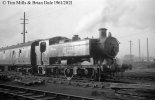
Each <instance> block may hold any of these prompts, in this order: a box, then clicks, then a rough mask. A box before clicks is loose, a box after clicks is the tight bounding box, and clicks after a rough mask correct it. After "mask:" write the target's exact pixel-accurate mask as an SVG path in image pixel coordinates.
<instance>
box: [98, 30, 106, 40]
mask: <svg viewBox="0 0 155 100" xmlns="http://www.w3.org/2000/svg"><path fill="white" fill-rule="evenodd" d="M106 32H107V29H106V28H100V29H99V38H100V39H102V38H105V37H107V33H106Z"/></svg>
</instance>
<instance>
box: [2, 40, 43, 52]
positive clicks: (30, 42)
mask: <svg viewBox="0 0 155 100" xmlns="http://www.w3.org/2000/svg"><path fill="white" fill-rule="evenodd" d="M37 41H40V40H34V41H28V42H26V43H19V44H17V45H12V46H7V47H2V48H0V51H1V50H7V49H14V48H19V47H24V46H30V45H31V44H32V43H34V42H37Z"/></svg>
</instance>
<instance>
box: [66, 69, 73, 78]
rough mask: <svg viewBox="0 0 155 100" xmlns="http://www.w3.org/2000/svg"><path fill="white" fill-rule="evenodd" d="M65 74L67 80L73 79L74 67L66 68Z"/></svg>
mask: <svg viewBox="0 0 155 100" xmlns="http://www.w3.org/2000/svg"><path fill="white" fill-rule="evenodd" d="M64 74H65V77H66V78H67V80H71V79H72V77H73V69H70V68H66V69H65V70H64Z"/></svg>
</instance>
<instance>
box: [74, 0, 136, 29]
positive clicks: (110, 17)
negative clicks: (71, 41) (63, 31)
mask: <svg viewBox="0 0 155 100" xmlns="http://www.w3.org/2000/svg"><path fill="white" fill-rule="evenodd" d="M135 8H136V5H135V4H134V3H132V1H131V0H130V1H128V0H107V1H105V3H103V5H102V7H100V8H99V9H97V11H95V12H92V13H90V14H88V15H86V16H84V17H83V18H82V19H81V21H80V22H79V24H78V26H77V27H76V29H75V31H76V32H83V31H89V30H92V29H93V28H94V27H106V26H107V25H108V24H111V25H115V26H118V25H120V19H121V18H122V17H123V16H124V15H126V14H130V13H131V12H132V11H134V9H135Z"/></svg>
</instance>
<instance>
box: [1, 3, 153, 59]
mask: <svg viewBox="0 0 155 100" xmlns="http://www.w3.org/2000/svg"><path fill="white" fill-rule="evenodd" d="M3 1H9V0H0V47H4V46H7V45H8V46H9V45H13V44H17V43H21V42H22V35H21V33H22V31H23V26H22V25H21V24H20V23H22V20H20V19H21V18H23V13H24V11H25V12H26V18H27V19H28V21H26V22H27V23H28V24H27V25H26V30H27V32H28V33H27V34H26V41H31V40H35V39H45V38H50V37H54V36H66V37H69V38H71V37H72V36H73V35H74V34H78V35H79V36H80V37H81V38H85V37H92V36H93V37H95V38H96V37H98V28H100V27H105V28H107V29H108V31H109V32H111V33H112V35H113V36H114V37H116V38H117V39H118V40H119V41H120V52H119V54H118V56H119V57H121V56H123V55H125V54H129V53H130V51H129V50H130V48H129V41H130V40H131V41H133V45H132V53H133V54H134V55H137V56H138V54H139V53H138V48H139V47H138V39H140V40H141V55H142V56H146V52H147V51H146V38H147V37H148V39H149V55H150V56H153V57H155V11H154V10H155V0H72V5H24V4H23V5H17V4H15V5H13V4H12V5H8V4H5V5H4V4H3ZM10 1H19V0H10ZM25 1H28V0H25ZM29 1H43V0H29ZM45 1H52V0H45ZM65 1H66V0H65Z"/></svg>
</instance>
